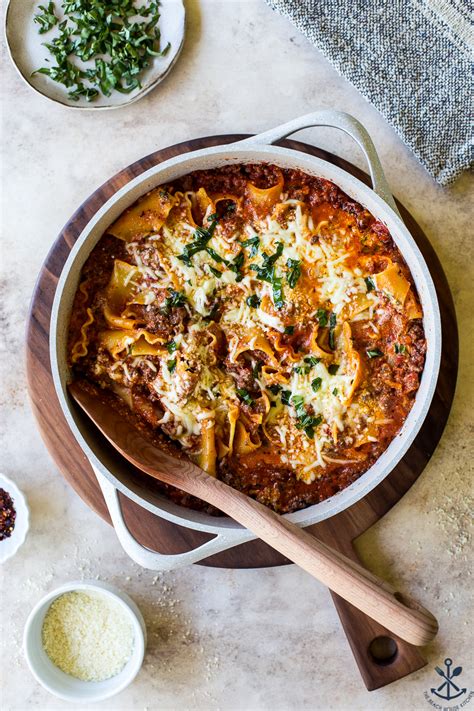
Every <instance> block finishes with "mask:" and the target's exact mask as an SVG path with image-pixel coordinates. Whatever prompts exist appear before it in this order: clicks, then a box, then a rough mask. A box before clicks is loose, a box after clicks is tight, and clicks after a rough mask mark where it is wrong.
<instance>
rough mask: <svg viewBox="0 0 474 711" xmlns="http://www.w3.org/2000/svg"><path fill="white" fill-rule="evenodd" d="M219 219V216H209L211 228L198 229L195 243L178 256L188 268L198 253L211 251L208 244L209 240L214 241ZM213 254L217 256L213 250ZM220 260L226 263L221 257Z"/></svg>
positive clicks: (195, 232) (190, 244)
mask: <svg viewBox="0 0 474 711" xmlns="http://www.w3.org/2000/svg"><path fill="white" fill-rule="evenodd" d="M218 219H219V218H218V215H216V214H213V215H209V217H208V218H207V220H208V222H210V223H211V224H210V225H209V227H198V228H197V229H196V230H195V231H194V234H193V241H192V242H190V243H189V244H187V245H186V246H185V248H184V250H183V253H182V254H180V255H179V256H178V259H180V260H181V261H182V262H184V263H185V264H186V265H187V266H188V267H191V266H192V261H191V259H192V257H194V255H195V254H197V253H198V252H202V251H203V250H206V251H209V250H208V247H207V243H208V242H209V240H211V239H212V235H213V234H214V231H215V229H216V226H217V222H218ZM212 252H213V253H214V254H215V255H217V252H214V250H212ZM211 256H212V255H211ZM217 256H219V255H217ZM213 258H214V257H213ZM219 259H220V260H221V261H224V260H222V258H221V257H219Z"/></svg>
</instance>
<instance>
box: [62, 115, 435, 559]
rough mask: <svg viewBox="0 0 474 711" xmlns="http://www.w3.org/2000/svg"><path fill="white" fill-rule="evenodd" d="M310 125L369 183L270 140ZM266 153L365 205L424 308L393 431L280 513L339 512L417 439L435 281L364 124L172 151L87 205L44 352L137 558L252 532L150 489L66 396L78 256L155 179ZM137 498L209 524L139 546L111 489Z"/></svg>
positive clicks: (205, 548) (221, 546) (216, 545)
mask: <svg viewBox="0 0 474 711" xmlns="http://www.w3.org/2000/svg"><path fill="white" fill-rule="evenodd" d="M311 126H332V127H334V128H338V129H341V130H342V131H344V132H345V133H347V134H349V135H350V136H351V137H352V138H353V139H354V140H355V141H356V142H357V143H358V144H359V146H360V147H361V148H362V150H363V152H364V154H365V157H366V159H367V162H368V164H369V168H370V174H371V178H372V184H373V189H372V190H371V189H370V188H368V187H367V186H365V185H364V184H363V183H361V182H360V181H359V180H357V178H355V177H353V176H352V175H350V174H349V173H347V172H345V171H344V170H342V169H341V168H338V167H336V166H334V165H332V164H331V163H328V162H326V161H324V160H321V159H319V158H316V157H314V156H311V155H307V154H304V153H300V152H298V151H294V150H291V149H289V148H282V147H279V146H274V145H272V144H273V142H274V141H277V140H279V139H281V138H285V137H286V136H289V135H291V134H293V133H295V132H296V131H299V130H300V129H303V128H308V127H311ZM249 162H252V163H258V162H269V163H274V164H276V165H278V166H280V167H282V168H298V169H300V170H302V171H304V172H306V173H309V174H310V175H316V176H319V177H322V178H325V179H327V180H331V181H333V182H334V183H335V184H336V185H338V186H339V187H340V188H341V189H342V190H343V191H344V192H346V193H347V194H348V195H349V196H350V197H351V198H353V199H354V200H356V201H357V202H359V203H361V204H362V205H363V206H364V207H366V208H367V209H368V210H369V211H370V212H371V213H372V214H373V215H374V216H375V217H376V218H377V219H379V220H381V221H382V222H383V223H384V224H385V225H386V226H387V227H388V229H389V230H390V233H391V235H392V237H393V239H394V241H395V242H396V244H397V246H398V248H399V249H400V252H401V253H402V255H403V256H404V258H405V260H406V262H407V264H408V266H409V268H410V270H411V273H412V275H413V278H414V281H415V284H416V287H417V289H418V293H419V297H420V300H421V304H422V307H423V312H424V319H423V324H424V329H425V336H426V341H427V351H426V363H425V369H424V371H423V375H422V378H421V383H420V388H419V390H418V392H417V395H416V399H415V402H414V404H413V407H412V409H411V411H410V413H409V415H408V417H407V419H406V421H405V423H404V425H403V427H402V429H401V431H400V432H399V434H398V435H397V436H396V437H395V438H394V440H393V441H392V442H391V443H390V445H389V447H388V448H387V449H386V451H385V452H384V453H383V454H382V456H381V457H380V458H379V459H378V460H377V461H376V462H375V464H374V465H373V466H372V467H371V468H370V469H369V470H368V471H367V472H366V473H365V474H363V475H362V476H361V477H360V478H359V479H358V480H357V481H355V482H354V483H353V484H351V485H350V486H348V487H347V488H346V489H344V490H343V491H340V492H338V493H337V494H335V495H334V496H332V497H331V498H329V499H327V500H326V501H322V502H321V503H318V504H314V505H313V506H309V507H308V508H306V509H303V510H301V511H297V512H295V513H292V514H287V517H288V518H289V519H290V520H291V521H294V522H295V523H297V524H299V525H300V526H309V525H312V524H314V523H318V522H319V521H323V520H324V519H327V518H330V517H331V516H334V515H335V514H338V513H340V512H341V511H343V510H344V509H346V508H348V507H349V506H351V505H352V504H354V503H356V502H357V501H359V500H360V499H362V498H363V497H364V496H365V495H366V494H367V493H368V492H369V491H371V490H372V489H373V488H374V487H376V486H377V485H378V484H379V483H380V482H381V481H382V480H383V479H384V478H385V477H386V476H387V475H388V474H389V473H390V472H391V471H392V469H393V468H394V467H395V466H396V465H397V463H398V462H399V461H400V459H401V458H402V457H403V455H404V454H405V453H406V451H407V450H408V448H409V447H410V445H411V443H412V442H413V440H414V439H415V437H416V435H417V433H418V431H419V429H420V427H421V425H422V423H423V421H424V419H425V417H426V415H427V413H428V409H429V406H430V403H431V399H432V397H433V394H434V390H435V387H436V382H437V379H438V372H439V364H440V355H441V321H440V314H439V307H438V301H437V297H436V291H435V287H434V284H433V281H432V279H431V276H430V273H429V271H428V267H427V265H426V263H425V261H424V259H423V256H422V254H421V252H420V250H419V249H418V247H417V246H416V244H415V241H414V240H413V238H412V237H411V235H410V233H409V232H408V230H407V229H406V227H405V225H404V224H403V222H402V220H401V218H400V215H399V213H398V211H397V208H396V205H395V202H394V200H393V197H392V195H391V193H390V190H389V188H388V185H387V183H386V180H385V176H384V174H383V171H382V167H381V165H380V161H379V159H378V156H377V153H376V151H375V148H374V145H373V143H372V140H371V139H370V136H369V135H368V133H367V131H366V130H365V129H364V127H363V126H362V125H361V124H360V123H359V122H358V121H357V120H356V119H354V118H353V117H352V116H349V115H348V114H346V113H342V112H339V111H316V112H314V113H311V114H307V115H306V116H303V117H301V118H298V119H295V120H293V121H290V122H288V123H286V124H283V125H282V126H278V127H277V128H275V129H272V130H270V131H267V132H265V133H262V134H259V135H257V136H253V137H252V138H248V139H245V140H244V141H239V142H238V143H233V144H230V145H229V144H228V145H225V146H217V147H212V148H205V149H202V150H198V151H193V152H191V153H186V154H183V155H179V156H177V157H175V158H171V159H170V160H167V161H165V162H163V163H160V164H159V165H157V166H155V167H153V168H150V170H147V171H146V172H145V173H142V174H141V175H139V176H138V177H137V178H135V179H134V180H132V181H131V182H129V183H128V184H127V185H125V186H124V187H123V188H121V189H120V190H119V191H118V192H116V193H115V195H113V196H112V197H111V198H110V199H109V200H108V201H107V202H106V203H105V204H104V205H103V207H102V208H101V209H100V210H99V211H98V212H97V213H96V214H95V215H94V217H93V218H92V219H91V220H90V222H89V223H88V224H87V226H86V227H85V229H84V230H83V231H82V233H81V235H80V236H79V238H78V240H77V242H76V243H75V245H74V247H73V249H72V250H71V253H70V255H69V258H68V260H67V262H66V264H65V265H64V268H63V271H62V273H61V276H60V279H59V282H58V286H57V290H56V295H55V299H54V304H53V309H52V316H51V330H50V354H51V368H52V373H53V379H54V384H55V388H56V392H57V395H58V398H59V402H60V404H61V407H62V410H63V412H64V415H65V417H66V420H67V422H68V425H69V427H70V428H71V430H72V432H73V434H74V436H75V437H76V439H77V441H78V442H79V444H80V446H81V447H82V449H83V451H84V452H85V454H86V456H87V458H88V459H89V461H90V463H91V465H92V467H93V469H94V472H95V474H96V476H97V479H98V481H99V484H100V486H101V489H102V492H103V494H104V497H105V500H106V502H107V506H108V508H109V511H110V515H111V518H112V521H113V524H114V526H115V530H116V532H117V535H118V537H119V539H120V542H121V544H122V546H123V547H124V549H125V551H126V552H127V553H128V554H129V555H130V556H131V557H132V558H133V559H134V560H135V561H136V562H137V563H139V564H140V565H142V566H144V567H147V568H150V569H154V570H170V569H173V568H177V567H180V566H182V565H187V564H189V563H195V562H197V561H199V560H201V559H203V558H206V557H207V556H210V555H213V554H215V553H218V552H220V551H222V550H225V549H227V548H231V547H232V546H235V545H238V544H240V543H243V542H245V541H248V540H251V539H252V538H254V535H253V534H252V533H250V532H249V531H247V530H245V529H243V528H242V527H241V526H239V525H238V524H237V523H235V522H234V521H232V520H231V519H229V518H227V517H213V516H210V515H208V514H205V513H203V512H200V511H192V510H190V509H186V508H184V507H182V506H178V505H177V504H174V503H173V502H171V501H170V500H168V499H167V498H166V497H165V496H164V495H161V494H159V493H157V492H156V490H155V489H154V488H153V486H152V484H153V482H150V484H148V482H147V480H146V478H142V477H141V478H140V479H137V477H136V476H134V475H133V472H132V471H131V469H130V467H129V466H128V464H127V462H126V461H125V460H123V459H122V458H121V457H120V456H119V455H117V454H116V453H115V452H114V451H111V448H110V446H109V445H107V444H106V442H105V440H104V439H103V437H102V435H100V434H99V433H98V431H97V430H96V428H95V427H94V425H92V424H91V423H90V421H89V420H88V419H87V418H86V417H85V416H83V415H82V414H81V413H80V412H79V410H78V408H77V406H75V404H74V403H73V402H72V401H71V400H70V398H69V397H68V394H67V389H66V385H67V382H68V380H69V379H70V377H71V375H70V371H69V368H68V366H67V353H66V349H67V332H68V325H69V318H70V313H71V308H72V304H73V300H74V295H75V293H76V290H77V287H78V283H79V277H80V273H81V269H82V266H83V264H84V262H85V261H86V259H87V257H88V256H89V254H90V252H91V250H92V249H93V247H94V246H95V245H96V243H97V242H98V240H99V239H100V237H101V236H102V234H103V233H104V232H105V230H106V228H107V227H108V226H109V225H110V224H112V222H113V221H114V220H115V219H116V218H117V217H118V216H119V215H120V214H121V213H122V212H123V210H125V209H126V208H127V207H129V206H130V205H132V204H133V203H134V202H135V200H137V198H139V197H140V196H141V195H143V194H145V193H146V192H148V191H149V190H152V189H153V188H155V187H156V186H158V185H161V184H162V183H166V182H170V181H172V180H175V179H176V178H179V177H180V176H183V175H186V174H187V173H190V172H191V171H194V170H203V169H209V168H215V167H219V166H222V165H229V164H234V163H249ZM119 491H120V492H121V493H122V494H124V495H125V496H128V497H129V498H131V499H132V500H133V501H135V502H136V503H138V504H139V505H140V506H143V507H144V508H146V509H148V510H149V511H151V512H153V513H154V514H156V515H158V516H160V517H162V518H165V519H168V520H169V521H172V522H173V523H176V524H179V525H181V526H186V527H189V528H193V529H195V530H199V531H206V532H209V533H213V534H215V538H213V539H212V540H210V541H208V542H207V543H205V544H204V545H202V546H200V547H199V548H197V549H195V550H192V551H188V552H186V553H181V554H178V555H161V554H159V553H155V552H153V551H150V550H148V549H147V548H144V547H143V546H141V545H140V544H139V543H138V542H137V541H136V540H135V539H134V538H133V537H132V535H131V534H130V532H129V530H128V529H127V527H126V525H125V522H124V519H123V516H122V511H121V507H120V502H119V497H118V492H119Z"/></svg>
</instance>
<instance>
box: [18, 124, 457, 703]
mask: <svg viewBox="0 0 474 711" xmlns="http://www.w3.org/2000/svg"><path fill="white" fill-rule="evenodd" d="M245 137H246V136H243V135H225V136H210V137H206V138H199V139H195V140H192V141H186V142H184V143H180V144H177V145H174V146H170V147H169V148H165V149H163V150H160V151H157V152H156V153H152V154H151V155H149V156H147V157H145V158H142V159H141V160H139V161H137V162H136V163H133V164H132V165H130V166H128V167H127V168H125V169H124V170H122V171H121V172H120V173H118V174H117V175H115V176H114V177H113V178H111V179H110V180H108V181H107V182H106V183H104V184H103V185H102V186H101V187H100V188H99V189H98V190H96V191H95V192H94V193H93V194H92V195H91V196H90V197H89V198H88V199H87V200H86V201H85V202H84V204H83V205H81V207H80V208H79V209H78V210H77V212H76V213H75V214H74V215H73V216H72V218H71V219H70V220H69V222H68V223H67V224H66V226H65V227H64V229H63V230H62V232H61V234H60V235H59V237H58V238H57V240H56V241H55V242H54V244H53V246H52V248H51V251H50V253H49V254H48V256H47V258H46V261H45V263H44V265H43V267H42V269H41V272H40V274H39V277H38V281H37V283H36V286H35V290H34V293H33V298H32V303H31V312H30V318H29V322H28V330H27V375H28V388H29V394H30V398H31V402H32V406H33V410H34V413H35V415H36V418H37V421H38V425H39V428H40V431H41V434H42V436H43V439H44V441H45V443H46V446H47V447H48V449H49V451H50V453H51V455H52V457H53V459H54V461H55V462H56V464H57V466H58V468H59V470H60V471H61V473H62V475H63V476H64V477H65V479H66V480H67V481H68V482H69V483H70V484H71V486H72V487H73V488H74V489H75V491H76V492H77V493H78V494H79V496H81V498H82V499H83V500H84V501H85V502H86V503H87V504H88V505H89V506H90V507H91V508H92V509H93V510H94V511H95V512H96V513H98V514H99V515H100V516H102V518H104V519H105V520H106V521H108V522H109V523H110V518H109V515H108V512H107V508H106V505H105V502H104V500H103V497H102V494H101V491H100V488H99V486H98V484H97V481H96V479H95V476H94V474H93V471H92V469H91V467H90V465H89V463H88V461H87V459H86V458H85V456H84V454H83V452H82V450H81V449H80V447H79V445H78V444H77V442H76V440H75V439H74V437H73V435H72V433H71V432H70V430H69V428H68V426H67V424H66V421H65V419H64V417H63V415H62V412H61V410H60V406H59V403H58V400H57V398H56V394H55V391H54V387H53V382H52V377H51V370H50V361H49V346H48V336H49V324H50V315H51V306H52V302H53V297H54V292H55V288H56V284H57V280H58V277H59V274H60V273H61V270H62V267H63V265H64V262H65V261H66V259H67V256H68V254H69V252H70V250H71V247H72V246H73V244H74V242H75V241H76V239H77V238H78V236H79V234H80V233H81V231H82V229H83V228H84V227H85V225H86V224H87V222H88V221H89V220H90V219H91V217H92V216H93V215H94V214H95V212H96V211H97V210H98V209H99V208H100V207H101V206H102V205H103V204H104V202H105V201H106V200H107V199H108V198H109V197H110V196H111V195H113V194H114V193H115V192H116V191H117V190H118V189H119V188H121V187H122V186H123V185H125V184H126V183H127V182H129V181H130V180H131V179H132V178H134V177H135V176H137V175H140V173H142V172H143V171H145V170H148V169H149V168H151V167H152V166H154V165H156V164H158V163H160V162H162V161H164V160H167V159H169V158H172V157H174V156H176V155H179V154H181V153H184V152H187V151H190V150H196V149H199V148H204V147H208V146H215V145H220V144H225V143H230V142H233V141H236V140H239V139H241V138H245ZM280 145H284V146H287V147H289V148H293V149H294V150H299V151H303V152H306V153H309V154H311V155H315V156H318V157H320V158H322V159H324V160H326V161H329V162H330V163H334V164H336V165H338V166H340V167H341V168H343V169H344V170H346V171H348V172H349V173H351V174H352V175H355V176H356V177H357V178H359V179H360V180H362V181H363V182H365V183H366V184H369V185H370V181H369V178H368V176H367V175H366V174H365V173H363V172H362V171H361V170H359V169H358V168H356V167H355V166H353V165H351V164H350V163H348V162H347V161H345V160H342V159H341V158H338V157H336V156H334V155H332V154H330V153H327V152H326V151H323V150H321V149H319V148H315V147H313V146H309V145H306V144H304V143H300V142H297V141H292V140H284V141H281V142H280ZM399 208H400V211H401V214H402V216H403V219H404V221H405V223H406V225H407V227H408V229H409V230H410V232H411V234H412V235H413V237H414V238H415V240H416V242H417V244H418V246H419V247H420V249H421V251H422V252H423V255H424V257H425V260H426V262H427V263H428V266H429V268H430V271H431V274H432V277H433V280H434V282H435V285H436V289H437V293H438V299H439V304H440V309H441V319H442V327H443V352H442V360H441V370H440V376H439V380H438V384H437V388H436V393H435V396H434V399H433V403H432V405H431V408H430V411H429V413H428V416H427V418H426V421H425V422H424V424H423V426H422V428H421V430H420V433H419V434H418V436H417V438H416V439H415V442H414V443H413V445H412V446H411V448H410V450H409V451H408V453H407V454H406V456H405V457H404V458H403V460H402V461H401V462H400V464H399V465H398V466H397V467H396V469H394V471H393V472H392V473H391V474H390V476H388V477H387V478H386V479H385V480H384V481H383V482H382V483H381V484H380V485H379V486H378V487H377V488H376V489H375V490H374V491H372V492H371V493H370V494H368V495H367V496H366V497H365V498H364V499H363V500H362V501H359V502H358V503H357V504H355V505H354V506H352V507H351V508H349V509H347V510H346V511H344V512H342V513H340V514H338V515H337V516H335V517H333V518H331V519H329V520H328V521H324V522H322V523H320V524H317V525H315V526H312V527H310V528H309V529H308V530H310V531H311V532H312V533H313V534H314V535H316V536H317V537H318V538H320V539H321V540H323V541H325V542H326V543H328V544H329V545H331V546H333V547H335V548H337V549H339V550H340V551H342V552H343V553H345V554H346V555H347V556H349V557H351V558H353V559H355V560H358V558H357V553H356V552H355V549H354V547H353V542H354V540H355V539H356V538H357V537H358V536H360V534H362V533H363V532H364V531H366V530H367V529H368V528H369V527H370V526H372V525H373V524H374V523H375V522H376V521H378V520H379V519H380V518H381V517H382V516H383V515H384V514H385V513H386V512H387V511H388V510H389V509H390V508H391V507H392V506H394V504H396V503H397V501H399V500H400V499H401V497H402V496H403V495H404V494H405V493H406V492H407V491H408V489H409V488H410V486H411V485H412V484H413V483H414V482H415V480H416V479H417V478H418V477H419V476H420V474H421V472H422V471H423V469H424V467H425V465H426V463H427V462H428V460H429V459H430V457H431V455H432V454H433V452H434V450H435V448H436V446H437V444H438V442H439V439H440V437H441V434H442V432H443V429H444V426H445V424H446V420H447V418H448V415H449V411H450V407H451V402H452V399H453V396H454V390H455V384H456V375H457V365H458V335H457V326H456V314H455V311H454V306H453V301H452V297H451V293H450V290H449V286H448V283H447V281H446V277H445V275H444V273H443V270H442V267H441V265H440V263H439V260H438V258H437V256H436V254H435V252H434V250H433V248H432V247H431V245H430V243H429V241H428V238H427V237H426V235H425V234H424V233H423V231H422V230H421V228H420V227H419V225H417V223H416V222H415V220H414V219H413V217H412V216H411V215H410V213H409V212H408V211H407V210H406V209H405V208H404V207H403V205H400V204H399ZM122 505H123V510H124V516H125V519H126V522H127V525H128V527H129V528H130V530H131V532H132V533H133V535H134V536H135V537H136V538H137V540H139V541H140V543H142V544H143V545H145V546H147V547H149V548H151V549H153V550H157V551H159V552H161V553H168V554H172V553H180V552H183V551H187V550H191V549H192V548H195V547H197V546H199V545H201V544H202V543H204V542H205V541H206V540H209V538H211V537H212V536H211V535H210V534H207V533H202V532H199V531H194V530H192V529H190V528H185V527H182V526H177V525H175V524H172V523H170V522H169V521H166V520H165V519H161V518H158V517H157V516H154V515H153V514H152V513H150V512H149V511H147V510H145V509H143V508H141V507H139V506H138V505H137V504H135V503H134V502H132V501H131V500H130V499H128V498H126V497H122ZM289 562H290V561H288V560H287V559H285V558H283V557H282V556H281V555H280V554H279V553H277V552H275V551H274V550H273V549H271V548H270V547H268V546H267V545H266V544H264V543H262V542H261V541H251V542H249V543H245V544H242V545H240V546H236V547H235V548H233V549H230V550H227V551H223V552H222V553H219V554H217V555H214V556H212V557H210V558H207V560H205V561H203V563H202V564H203V565H208V566H215V567H225V568H260V567H266V566H276V565H284V564H287V563H289ZM427 564H428V561H427ZM406 592H407V593H409V592H410V591H409V590H407V591H406ZM332 597H333V599H334V603H335V605H336V608H337V611H338V614H339V617H340V619H341V622H342V625H343V627H344V630H345V633H346V635H347V637H348V640H349V644H350V646H351V649H352V651H353V654H354V656H355V658H356V661H357V664H358V666H359V669H360V671H361V674H362V676H363V679H364V681H365V684H366V686H367V688H368V689H369V690H371V689H376V688H379V687H381V686H384V685H385V684H388V683H390V682H392V681H395V680H396V679H400V678H401V677H403V676H405V675H406V674H409V673H411V672H412V671H415V670H417V669H420V668H421V667H422V666H424V665H425V663H426V662H425V660H424V659H423V657H422V656H421V654H420V652H419V650H418V649H417V648H415V647H412V646H411V645H409V644H407V643H405V642H403V641H402V640H400V639H398V638H394V637H393V635H391V634H390V633H389V632H387V630H385V629H384V628H383V627H381V626H380V625H378V624H377V623H375V622H374V621H372V620H371V619H369V618H368V617H366V616H365V615H364V614H362V613H360V612H359V611H358V610H356V609H355V608H353V607H352V606H351V605H349V604H348V603H346V602H345V601H344V600H341V599H340V598H339V597H337V596H336V595H333V596H332ZM420 602H422V603H423V601H420ZM434 613H435V614H436V610H434ZM377 638H384V639H382V641H381V642H380V640H379V643H377V644H375V645H374V644H373V640H374V639H377ZM384 642H385V643H384ZM394 643H395V644H394ZM371 645H372V646H371ZM369 647H370V649H369Z"/></svg>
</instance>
